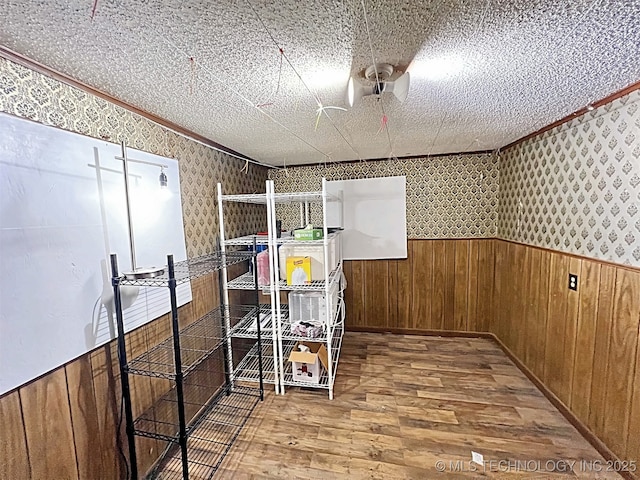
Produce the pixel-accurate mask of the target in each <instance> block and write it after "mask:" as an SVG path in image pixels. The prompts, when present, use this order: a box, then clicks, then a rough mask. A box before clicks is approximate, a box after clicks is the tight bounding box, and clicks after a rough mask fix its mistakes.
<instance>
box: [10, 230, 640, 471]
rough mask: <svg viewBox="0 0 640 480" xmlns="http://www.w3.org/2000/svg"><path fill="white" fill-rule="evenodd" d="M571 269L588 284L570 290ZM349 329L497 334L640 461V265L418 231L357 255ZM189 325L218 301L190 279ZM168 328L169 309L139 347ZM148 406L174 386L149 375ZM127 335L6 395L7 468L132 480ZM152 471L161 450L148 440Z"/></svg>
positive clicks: (621, 450) (137, 385) (140, 334)
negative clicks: (399, 255) (385, 253)
mask: <svg viewBox="0 0 640 480" xmlns="http://www.w3.org/2000/svg"><path fill="white" fill-rule="evenodd" d="M569 272H571V273H575V274H577V275H578V290H577V291H571V290H569V289H568V275H569ZM345 275H346V277H347V282H348V285H349V286H348V289H347V291H346V304H347V328H349V327H352V328H371V329H381V330H391V331H393V330H406V331H411V330H415V331H416V332H419V331H425V330H436V331H437V330H449V331H462V332H492V333H494V334H495V335H496V336H498V337H499V338H500V339H501V340H502V341H503V342H504V343H505V344H506V345H507V347H509V349H510V350H511V351H512V352H513V353H514V354H515V355H516V356H517V357H518V358H519V359H520V360H521V361H522V362H523V363H524V364H525V365H526V366H527V367H528V368H529V369H530V370H531V371H532V372H533V373H534V374H535V375H536V376H537V377H538V378H539V379H540V380H541V381H542V382H543V383H544V384H545V385H547V387H548V388H549V389H550V390H551V391H552V392H553V393H554V394H555V395H557V397H558V398H559V399H560V400H561V401H562V402H563V403H564V404H565V405H566V406H567V407H568V408H569V409H570V410H571V411H573V412H574V413H575V415H576V416H577V417H578V418H579V419H580V420H581V421H582V422H583V423H584V424H585V425H586V426H587V427H588V428H589V429H591V430H592V431H593V432H594V433H595V434H596V436H598V437H599V438H600V439H601V440H602V441H603V442H604V443H605V444H606V445H607V446H608V447H609V448H610V449H611V450H612V451H613V452H614V453H615V454H616V455H617V456H618V457H620V458H621V459H623V460H635V461H637V462H640V434H639V433H638V432H640V348H639V345H638V343H639V336H640V271H638V270H633V269H629V268H626V267H623V266H615V265H610V264H606V263H602V262H598V261H594V260H589V259H585V258H577V257H574V256H570V255H564V254H562V253H557V252H551V251H548V250H542V249H538V248H534V247H528V246H525V245H520V244H515V243H512V242H507V241H502V240H493V239H486V240H483V239H478V240H476V239H471V240H410V241H409V243H408V258H407V259H403V260H376V261H347V262H345ZM192 288H193V301H192V302H191V303H190V304H188V305H186V306H184V307H182V312H181V314H183V315H181V322H184V323H187V322H190V321H193V320H195V319H196V318H199V317H200V316H201V315H202V314H203V313H205V312H206V311H209V310H210V309H211V308H213V307H214V306H215V305H217V304H218V289H217V283H216V281H215V278H211V277H205V278H202V279H199V280H198V281H196V282H193V283H192ZM169 335H170V328H169V324H168V322H167V318H166V317H163V318H161V319H158V320H156V321H154V322H151V323H149V324H147V325H146V326H144V327H142V328H140V329H138V330H136V331H134V332H132V333H131V334H130V335H129V342H128V344H129V351H130V353H135V351H139V350H140V349H144V348H147V347H149V346H153V345H155V344H156V343H159V342H160V341H161V340H163V339H164V338H167V337H168V336H169ZM132 389H133V395H134V397H135V402H136V404H137V405H138V407H137V408H143V407H144V405H149V404H150V403H151V402H153V400H154V399H155V398H157V397H159V396H160V395H162V394H163V393H164V392H165V391H166V390H167V389H168V383H166V382H165V383H162V382H156V381H153V380H151V379H148V378H146V377H137V378H136V380H135V382H134V383H133V385H132ZM119 418H120V378H119V369H118V361H117V354H116V348H115V342H112V343H110V344H108V345H105V346H103V347H101V348H98V349H97V350H94V351H93V352H91V353H89V354H87V355H84V356H82V357H80V358H78V359H76V360H74V361H73V362H70V363H69V364H67V365H65V366H63V367H61V368H59V369H57V370H55V371H53V372H50V373H49V374H47V375H46V376H44V377H42V378H40V379H38V380H36V381H34V382H32V383H30V384H28V385H26V386H23V387H22V388H20V389H19V390H16V391H14V392H12V393H10V394H8V395H5V396H4V397H2V398H0V425H2V428H3V432H2V435H0V457H1V458H2V459H3V461H2V462H0V479H2V480H4V479H7V480H9V479H10V480H14V479H34V480H35V479H39V478H49V477H51V476H55V477H56V478H60V479H78V480H81V479H85V478H122V477H124V475H125V466H124V463H123V461H122V457H121V456H120V454H119V453H118V448H117V442H116V439H117V438H118V435H119V436H120V439H121V443H122V445H123V449H124V451H125V452H126V438H125V437H124V435H123V430H124V428H121V431H120V433H119V434H118V420H119ZM139 442H140V443H139V444H138V447H139V448H138V452H139V453H140V458H139V468H140V470H141V471H145V470H146V469H147V468H148V467H149V466H150V465H151V464H152V463H153V461H154V460H155V459H156V458H157V456H158V454H159V451H160V450H161V448H162V447H163V445H161V444H160V443H159V442H154V441H152V440H148V439H140V440H139Z"/></svg>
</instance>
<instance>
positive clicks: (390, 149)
mask: <svg viewBox="0 0 640 480" xmlns="http://www.w3.org/2000/svg"><path fill="white" fill-rule="evenodd" d="M360 3H361V4H362V12H363V14H364V23H365V28H366V31H367V39H368V41H369V51H370V52H371V60H372V61H373V71H374V72H375V74H376V88H377V89H379V88H380V78H379V77H378V69H377V67H376V57H375V55H374V53H373V44H372V43H371V32H370V31H369V19H368V18H367V8H366V7H365V4H364V0H360ZM378 102H379V103H380V108H381V110H382V121H383V122H384V129H385V131H386V132H387V142H388V143H389V158H391V157H392V156H393V145H392V144H391V134H390V133H389V119H388V117H387V113H386V111H385V109H384V103H383V101H382V97H381V96H380V93H378ZM385 119H386V121H385Z"/></svg>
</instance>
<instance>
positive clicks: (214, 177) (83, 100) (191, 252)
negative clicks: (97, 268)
mask: <svg viewBox="0 0 640 480" xmlns="http://www.w3.org/2000/svg"><path fill="white" fill-rule="evenodd" d="M0 112H6V113H9V114H12V115H16V116H19V117H24V118H28V119H31V120H34V121H36V122H40V123H43V124H45V125H52V126H55V127H59V128H62V129H64V130H69V131H72V132H77V133H81V134H83V135H87V136H90V137H95V138H102V139H106V140H108V141H111V142H117V143H119V142H120V141H121V140H125V141H126V143H127V145H128V146H130V147H133V148H137V149H139V150H144V151H147V152H150V153H155V154H158V155H163V156H166V157H170V158H175V159H177V160H178V162H179V167H180V189H181V194H182V214H183V220H184V228H185V237H186V242H187V255H188V256H189V257H194V256H198V255H204V254H207V253H211V252H212V251H213V250H214V249H215V248H216V243H215V242H216V237H217V235H218V208H217V204H216V202H215V197H216V190H215V188H216V183H217V182H222V184H223V186H224V189H225V192H226V193H246V192H257V191H264V188H265V181H266V178H267V169H266V168H264V167H260V166H257V165H253V164H249V167H248V172H247V173H246V174H245V173H244V172H242V171H241V169H242V168H243V167H244V162H243V161H241V160H238V159H236V158H233V157H230V156H228V155H226V154H223V153H221V152H218V151H216V150H213V149H211V148H209V147H206V146H204V145H202V144H200V143H197V142H195V141H193V140H189V139H188V138H185V137H183V136H181V135H178V134H176V133H174V132H172V131H170V130H167V129H166V128H164V127H162V126H160V125H157V124H156V123H153V122H151V121H150V120H147V119H146V118H144V117H141V116H139V115H136V114H135V113H132V112H130V111H128V110H126V109H124V108H121V107H119V106H116V105H114V104H112V103H110V102H107V101H106V100H102V99H100V98H98V97H96V96H94V95H91V94H89V93H86V92H84V91H82V90H79V89H77V88H74V87H71V86H68V85H66V84H64V83H61V82H59V81H57V80H54V79H52V78H50V77H47V76H45V75H42V74H40V73H37V72H35V71H33V70H30V69H28V68H24V67H22V66H20V65H17V64H15V63H13V62H10V61H8V60H6V59H4V58H1V57H0ZM225 208H226V210H225V227H226V229H227V230H226V232H227V235H233V236H235V235H245V234H248V233H251V232H255V231H256V230H262V229H264V228H265V227H266V211H265V209H264V207H260V206H257V205H229V206H228V208H227V207H225Z"/></svg>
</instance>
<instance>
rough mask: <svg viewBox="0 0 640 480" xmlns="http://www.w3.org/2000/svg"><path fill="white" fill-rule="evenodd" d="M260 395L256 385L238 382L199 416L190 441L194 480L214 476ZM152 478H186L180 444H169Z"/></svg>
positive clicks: (188, 447) (189, 460)
mask: <svg viewBox="0 0 640 480" xmlns="http://www.w3.org/2000/svg"><path fill="white" fill-rule="evenodd" d="M227 393H228V394H227ZM259 398H260V397H259V396H257V395H256V390H255V388H248V387H243V386H238V385H236V386H234V387H233V389H231V390H229V391H223V392H222V393H221V394H219V395H218V397H217V398H216V401H215V403H213V404H212V405H211V406H210V407H209V408H208V409H207V410H206V411H205V412H203V413H202V414H201V415H200V416H199V417H198V419H197V420H196V421H195V422H194V424H193V425H192V426H191V427H190V432H189V439H188V440H187V449H188V451H189V457H188V469H189V478H190V479H210V478H212V477H213V475H214V474H215V472H216V470H217V469H218V467H219V466H220V463H222V460H223V459H224V457H225V455H226V454H227V452H228V451H229V449H230V448H231V445H233V442H234V441H235V439H236V438H237V436H238V435H239V434H240V432H241V431H242V428H243V427H244V425H245V423H246V421H247V419H248V418H249V415H250V414H251V412H252V411H253V409H254V408H255V406H256V404H257V402H258V400H259ZM148 478H150V479H154V480H174V479H175V480H182V478H183V476H182V458H181V452H180V449H179V447H178V446H177V445H171V446H169V448H168V449H167V450H166V451H165V453H164V456H163V458H162V460H161V461H160V462H159V463H158V466H157V467H156V468H155V469H154V470H153V472H152V473H151V475H150V476H149V477H148Z"/></svg>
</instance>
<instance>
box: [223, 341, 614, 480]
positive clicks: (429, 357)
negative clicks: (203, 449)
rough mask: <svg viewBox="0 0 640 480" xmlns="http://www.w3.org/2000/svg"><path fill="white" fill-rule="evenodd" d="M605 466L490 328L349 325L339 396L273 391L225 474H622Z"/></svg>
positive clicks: (436, 476) (421, 476)
mask: <svg viewBox="0 0 640 480" xmlns="http://www.w3.org/2000/svg"><path fill="white" fill-rule="evenodd" d="M472 451H474V452H477V453H480V454H482V455H483V456H484V462H485V465H484V467H483V466H481V465H478V464H473V463H471V462H470V461H471V452H472ZM438 462H442V463H438ZM438 467H440V470H443V471H439V470H438ZM606 470H607V465H606V462H605V461H604V460H603V458H602V457H601V456H600V455H599V454H598V453H597V452H596V451H595V450H594V449H593V447H591V445H589V443H587V441H586V440H585V439H584V438H582V437H581V436H580V434H579V433H578V432H577V431H576V430H575V429H574V428H573V427H572V426H571V424H569V422H568V421H567V420H566V419H565V418H564V417H563V416H562V415H561V414H560V413H559V412H558V411H557V410H556V409H555V408H554V407H553V406H552V405H551V404H550V403H549V401H548V400H547V399H546V398H545V397H544V396H543V395H542V393H540V391H538V390H537V389H536V387H535V386H534V385H533V384H532V383H531V382H530V381H529V380H528V379H527V378H526V377H525V376H524V374H523V373H522V372H520V370H519V369H518V368H517V367H516V366H515V365H513V364H512V363H511V361H510V360H509V359H508V358H507V357H506V356H505V355H504V353H503V352H502V351H501V350H500V348H499V347H498V346H497V345H496V344H494V343H493V342H492V341H491V340H485V339H475V338H472V339H468V338H442V337H421V336H413V335H411V336H400V335H391V334H371V333H347V334H346V336H345V341H344V345H343V352H342V357H341V359H340V365H339V367H338V377H337V380H336V386H335V399H334V400H333V401H329V400H328V398H327V395H326V391H317V390H306V389H290V390H288V391H287V394H286V395H284V396H276V395H275V394H274V393H273V391H269V392H268V394H267V396H266V398H265V401H264V402H263V403H262V404H259V405H258V407H257V408H256V410H255V412H254V415H253V417H252V418H251V419H250V420H249V422H248V423H247V425H246V426H245V429H244V431H243V432H242V434H241V436H240V437H239V438H238V440H237V441H236V443H235V444H234V446H233V448H232V449H231V451H230V452H229V454H228V456H227V458H226V459H225V461H224V462H223V464H222V466H221V470H220V471H219V473H218V477H217V478H233V479H243V478H247V479H248V478H252V479H253V478H255V479H258V478H301V479H304V478H310V479H311V478H312V479H316V480H317V479H331V478H349V479H360V478H367V479H395V478H404V479H407V478H411V479H439V478H442V479H446V478H477V477H484V478H518V479H521V478H536V479H540V478H553V479H555V478H584V479H587V478H588V479H593V478H620V477H619V476H618V474H616V473H615V472H607V471H606Z"/></svg>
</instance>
